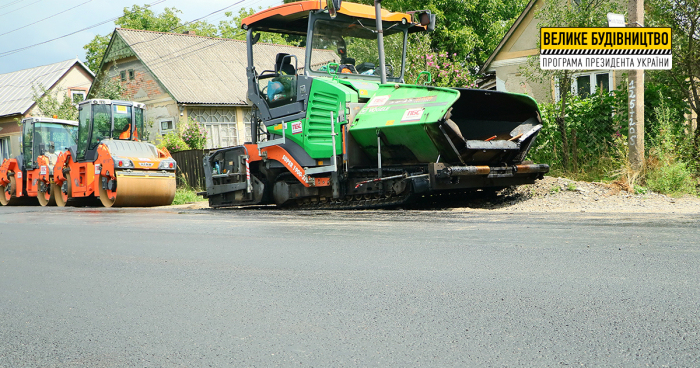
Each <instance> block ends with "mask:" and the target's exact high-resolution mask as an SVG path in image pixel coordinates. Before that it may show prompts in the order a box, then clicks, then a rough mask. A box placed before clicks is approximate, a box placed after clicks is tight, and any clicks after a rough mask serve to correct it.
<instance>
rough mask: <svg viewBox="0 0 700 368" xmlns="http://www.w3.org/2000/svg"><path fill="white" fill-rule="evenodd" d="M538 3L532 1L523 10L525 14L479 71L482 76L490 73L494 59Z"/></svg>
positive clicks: (519, 18) (515, 23)
mask: <svg viewBox="0 0 700 368" xmlns="http://www.w3.org/2000/svg"><path fill="white" fill-rule="evenodd" d="M536 2H537V0H530V2H529V3H528V4H527V6H526V7H525V10H523V12H522V13H520V16H519V17H518V19H516V20H515V22H513V25H512V26H510V29H509V30H508V32H507V33H506V35H505V36H503V39H502V40H501V43H499V44H498V46H497V47H496V49H495V50H493V52H492V53H491V56H489V58H488V59H486V62H485V63H484V65H483V66H482V67H481V69H479V73H480V74H483V73H485V72H487V71H488V68H489V65H491V62H492V61H493V59H495V58H496V55H498V53H499V52H501V49H503V46H505V44H506V42H508V40H509V39H510V36H512V35H513V33H514V32H515V30H516V29H518V27H519V26H520V23H522V22H523V19H525V17H526V16H527V13H529V12H530V9H532V7H533V6H534V5H535V3H536Z"/></svg>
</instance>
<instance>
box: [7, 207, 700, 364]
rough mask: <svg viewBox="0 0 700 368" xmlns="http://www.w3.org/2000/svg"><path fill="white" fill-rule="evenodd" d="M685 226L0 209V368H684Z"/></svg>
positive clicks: (697, 357) (690, 353)
mask: <svg viewBox="0 0 700 368" xmlns="http://www.w3.org/2000/svg"><path fill="white" fill-rule="evenodd" d="M178 211H179V212H178ZM699 225H700V216H687V215H667V216H659V215H634V216H633V217H632V216H630V215H618V214H609V215H606V216H603V215H586V214H556V213H554V214H534V215H527V214H502V213H501V214H493V213H492V214H484V213H483V212H478V213H454V212H448V211H413V212H406V211H364V212H290V211H269V210H163V209H104V208H101V209H60V208H30V207H15V208H0V367H208V366H214V367H247V366H256V367H273V366H312V367H355V366H363V367H364V366H368V367H409V366H410V367H413V366H426V367H443V366H452V367H467V366H539V367H542V366H560V365H568V366H572V365H576V366H580V365H583V366H616V367H622V366H654V367H662V366H671V367H693V366H696V367H697V366H700V336H699V333H700V332H699V331H700V312H699V311H698V308H699V307H698V306H699V305H700V267H698V265H699V264H700V252H699V250H700V246H699V245H698V235H699V234H700V232H699V231H698V226H699Z"/></svg>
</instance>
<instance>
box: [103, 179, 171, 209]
mask: <svg viewBox="0 0 700 368" xmlns="http://www.w3.org/2000/svg"><path fill="white" fill-rule="evenodd" d="M116 180H117V188H116V190H115V191H111V190H109V189H105V188H103V186H102V185H100V201H101V202H102V204H103V205H104V206H105V207H151V206H167V205H170V204H171V203H173V199H174V198H175V175H168V176H151V175H148V176H146V175H143V176H140V175H119V174H117V179H116Z"/></svg>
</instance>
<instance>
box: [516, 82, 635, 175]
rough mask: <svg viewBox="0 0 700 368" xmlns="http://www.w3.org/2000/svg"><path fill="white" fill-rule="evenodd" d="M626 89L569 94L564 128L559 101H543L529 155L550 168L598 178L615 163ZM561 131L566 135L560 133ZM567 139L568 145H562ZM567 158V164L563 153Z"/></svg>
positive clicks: (623, 131)
mask: <svg viewBox="0 0 700 368" xmlns="http://www.w3.org/2000/svg"><path fill="white" fill-rule="evenodd" d="M626 101H627V93H626V90H625V89H624V88H623V89H621V90H616V91H613V92H611V93H609V94H608V93H603V94H594V95H592V96H589V97H588V98H580V97H578V96H572V97H571V99H570V100H569V103H567V104H566V106H565V108H564V113H565V115H566V120H565V121H564V124H565V125H564V129H563V130H562V129H561V126H560V125H559V123H558V122H557V117H558V116H559V114H560V111H561V109H562V102H561V101H560V102H558V103H552V104H542V105H541V106H540V108H541V115H542V125H543V128H542V131H541V132H540V134H539V136H538V138H537V140H536V141H535V144H534V145H533V147H532V149H531V150H530V154H529V158H530V159H532V160H533V161H535V162H545V163H548V164H550V166H552V171H553V172H555V173H558V174H565V175H568V176H572V177H576V178H579V179H585V180H599V179H602V178H605V177H607V176H608V175H609V172H611V171H612V170H613V169H614V168H615V166H614V163H613V161H612V160H611V157H612V156H613V152H614V151H615V150H616V145H617V142H618V138H621V137H626V135H627V130H626V126H627V125H626V118H627V109H626V108H625V103H626ZM562 132H564V134H565V137H562ZM564 140H566V141H568V142H570V145H568V146H564V145H563V144H562V142H563V141H564ZM565 156H567V157H569V158H570V160H569V162H568V165H567V163H565V160H564V157H565Z"/></svg>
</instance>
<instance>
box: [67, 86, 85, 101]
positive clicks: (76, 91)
mask: <svg viewBox="0 0 700 368" xmlns="http://www.w3.org/2000/svg"><path fill="white" fill-rule="evenodd" d="M76 95H81V96H83V99H82V100H80V101H77V102H76V101H75V96H76ZM86 98H87V92H86V91H84V90H81V89H71V90H70V100H71V102H73V103H74V104H78V103H80V102H83V101H85V99H86Z"/></svg>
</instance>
